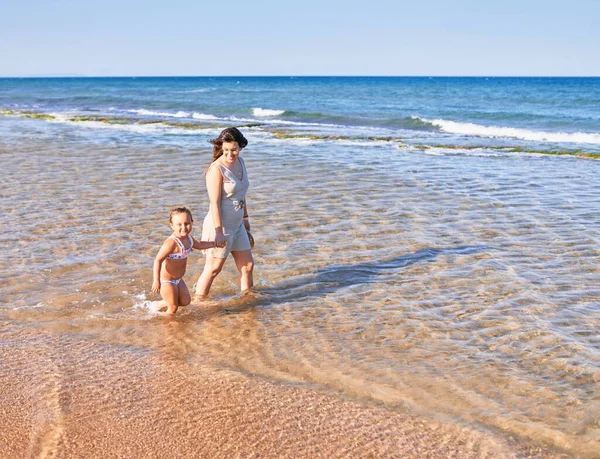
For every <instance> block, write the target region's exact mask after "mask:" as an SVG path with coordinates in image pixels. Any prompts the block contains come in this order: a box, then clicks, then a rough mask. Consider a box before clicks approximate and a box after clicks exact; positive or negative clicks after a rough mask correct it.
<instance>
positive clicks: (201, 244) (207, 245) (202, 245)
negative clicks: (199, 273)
mask: <svg viewBox="0 0 600 459" xmlns="http://www.w3.org/2000/svg"><path fill="white" fill-rule="evenodd" d="M192 242H193V244H192V247H193V248H195V249H198V250H204V249H212V248H213V247H215V241H197V240H196V239H194V238H193V237H192Z"/></svg>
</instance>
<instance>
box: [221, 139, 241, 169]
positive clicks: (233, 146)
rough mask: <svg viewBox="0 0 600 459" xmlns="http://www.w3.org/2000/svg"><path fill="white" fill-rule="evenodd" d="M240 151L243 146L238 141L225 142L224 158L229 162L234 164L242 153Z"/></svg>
mask: <svg viewBox="0 0 600 459" xmlns="http://www.w3.org/2000/svg"><path fill="white" fill-rule="evenodd" d="M240 151H241V148H240V146H239V144H238V143H237V142H235V141H233V142H223V159H224V160H225V161H226V162H227V163H229V164H233V163H234V162H235V160H236V159H237V158H238V156H239V155H240Z"/></svg>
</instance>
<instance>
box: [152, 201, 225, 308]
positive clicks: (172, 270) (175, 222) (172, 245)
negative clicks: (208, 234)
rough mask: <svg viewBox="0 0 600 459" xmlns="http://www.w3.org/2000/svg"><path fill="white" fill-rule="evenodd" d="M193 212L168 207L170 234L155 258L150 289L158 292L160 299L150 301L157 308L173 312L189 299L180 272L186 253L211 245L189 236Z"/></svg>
mask: <svg viewBox="0 0 600 459" xmlns="http://www.w3.org/2000/svg"><path fill="white" fill-rule="evenodd" d="M193 221H194V220H193V218H192V213H191V212H190V210H189V209H188V208H186V207H176V208H174V209H172V210H171V213H170V215H169V224H170V226H171V229H172V230H173V234H172V235H171V236H169V237H168V238H167V239H166V240H165V242H163V245H162V247H161V248H160V250H159V251H158V255H156V258H155V259H154V282H153V283H152V292H153V293H158V292H160V296H161V297H162V301H155V302H153V307H154V309H155V310H157V311H164V310H166V312H167V313H169V314H175V312H177V308H178V307H179V306H187V305H188V304H190V302H191V297H190V292H189V290H188V288H187V285H185V281H184V280H183V275H184V274H185V269H186V267H187V257H188V255H189V254H190V252H191V251H192V250H193V249H200V250H201V249H210V248H213V247H214V246H215V243H214V241H211V242H206V241H197V240H195V239H194V238H193V237H192V236H191V234H190V233H191V232H192V223H193Z"/></svg>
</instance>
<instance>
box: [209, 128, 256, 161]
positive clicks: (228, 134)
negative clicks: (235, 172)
mask: <svg viewBox="0 0 600 459" xmlns="http://www.w3.org/2000/svg"><path fill="white" fill-rule="evenodd" d="M223 142H237V144H238V145H239V147H240V150H241V149H242V148H244V147H245V146H246V145H248V140H246V137H244V135H243V134H242V133H241V132H240V130H239V129H238V128H236V127H228V128H226V129H223V130H222V131H221V133H220V134H219V137H217V138H216V139H212V140H210V143H212V144H213V162H214V161H216V160H217V159H219V158H220V157H221V155H222V154H223Z"/></svg>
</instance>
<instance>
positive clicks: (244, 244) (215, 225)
mask: <svg viewBox="0 0 600 459" xmlns="http://www.w3.org/2000/svg"><path fill="white" fill-rule="evenodd" d="M211 143H212V144H213V162H212V164H211V165H210V167H209V168H208V171H207V172H206V188H207V190H208V198H209V201H210V209H209V211H208V214H207V215H206V218H205V219H204V226H203V228H202V240H204V241H215V248H213V249H208V250H207V251H206V263H205V264H204V270H203V271H202V274H200V278H199V279H198V283H197V286H196V293H197V294H198V295H200V296H202V297H205V296H206V295H208V292H209V290H210V286H211V285H212V283H213V280H214V279H215V277H216V276H217V274H219V273H220V272H221V269H223V265H224V264H225V259H226V258H227V256H228V255H229V253H230V252H231V254H232V255H233V259H234V260H235V265H236V267H237V269H238V271H239V273H240V288H241V291H242V292H245V291H249V290H250V289H251V288H252V286H253V285H254V284H253V281H252V270H253V268H254V259H253V258H252V250H251V247H250V240H249V238H248V233H247V231H250V223H249V221H248V207H247V203H246V191H247V190H248V186H249V184H250V182H249V181H248V173H247V171H246V166H245V165H244V160H243V159H242V158H240V152H241V151H242V149H243V148H244V147H245V146H246V145H248V141H247V140H246V138H245V137H244V136H243V135H242V133H241V132H240V131H239V130H238V129H237V128H234V127H230V128H227V129H224V130H223V131H222V132H221V134H219V137H217V138H216V139H213V140H211Z"/></svg>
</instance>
